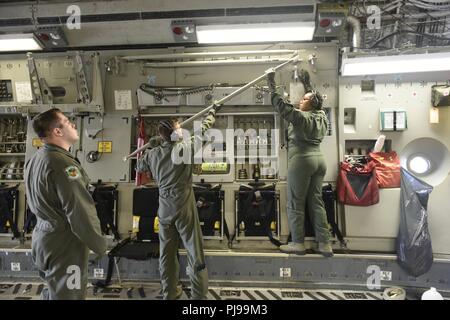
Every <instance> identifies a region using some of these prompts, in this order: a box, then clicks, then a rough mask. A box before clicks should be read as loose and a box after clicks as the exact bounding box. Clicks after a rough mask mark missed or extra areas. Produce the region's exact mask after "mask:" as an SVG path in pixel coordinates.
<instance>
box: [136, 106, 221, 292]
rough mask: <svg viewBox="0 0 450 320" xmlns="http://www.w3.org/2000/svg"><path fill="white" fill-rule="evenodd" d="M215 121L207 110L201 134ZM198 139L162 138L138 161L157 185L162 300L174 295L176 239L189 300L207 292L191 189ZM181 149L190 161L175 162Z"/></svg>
mask: <svg viewBox="0 0 450 320" xmlns="http://www.w3.org/2000/svg"><path fill="white" fill-rule="evenodd" d="M214 122H215V118H214V112H212V113H209V114H208V116H207V117H206V118H205V119H204V120H203V121H202V127H201V131H202V134H204V133H205V131H206V130H207V129H209V128H211V127H212V125H213V124H214ZM201 140H202V138H201V136H194V137H192V139H189V141H179V142H173V141H170V142H169V141H164V140H162V142H161V144H160V145H159V146H157V147H155V148H153V149H151V150H147V151H146V152H145V154H144V155H143V157H142V158H140V159H139V161H138V163H137V171H138V172H142V171H150V172H151V173H152V176H153V177H154V179H155V181H156V183H157V184H158V188H159V209H158V219H159V241H160V258H159V263H160V273H161V283H162V291H163V297H164V299H170V300H172V299H175V298H176V296H177V284H178V281H179V271H180V266H179V263H178V258H177V251H178V245H179V238H181V241H182V242H183V245H184V248H185V249H186V251H187V258H188V275H189V278H190V281H191V288H192V289H191V290H192V291H191V292H192V299H196V300H200V299H206V295H207V294H208V271H207V269H206V265H205V257H204V253H203V237H202V230H201V227H200V221H199V218H198V212H197V206H196V202H195V197H194V190H193V188H192V169H193V167H192V164H193V162H192V161H193V155H194V150H193V146H194V144H195V143H200V144H201V143H202V141H201ZM154 141H155V140H154ZM183 152H191V157H190V159H189V160H190V161H191V162H190V163H185V162H182V163H178V161H175V162H174V159H173V155H174V154H179V155H181V154H182V153H183ZM188 162H189V161H188Z"/></svg>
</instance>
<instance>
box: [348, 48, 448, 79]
mask: <svg viewBox="0 0 450 320" xmlns="http://www.w3.org/2000/svg"><path fill="white" fill-rule="evenodd" d="M445 70H450V52H439V53H427V54H408V55H398V56H380V57H358V58H344V59H343V60H342V68H341V74H342V76H361V75H372V74H397V73H412V72H432V71H445Z"/></svg>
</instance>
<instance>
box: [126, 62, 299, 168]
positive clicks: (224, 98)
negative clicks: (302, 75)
mask: <svg viewBox="0 0 450 320" xmlns="http://www.w3.org/2000/svg"><path fill="white" fill-rule="evenodd" d="M298 59H299V57H298V55H295V56H294V57H292V58H290V59H289V60H288V61H285V62H283V63H282V64H280V65H278V66H276V67H274V68H272V69H273V71H277V70H278V69H281V68H283V67H284V66H286V65H287V64H288V63H291V62H294V61H298ZM265 77H267V74H266V73H264V74H262V75H260V76H259V77H258V78H256V79H255V80H252V81H250V82H249V83H247V84H246V85H244V86H243V87H241V88H239V89H237V90H235V91H233V92H232V93H230V94H229V95H227V96H226V97H223V98H222V99H220V100H218V101H214V103H213V104H211V105H210V106H208V107H206V108H205V109H203V110H202V111H200V112H198V113H196V114H194V115H193V116H192V117H190V118H189V119H187V120H185V121H183V122H181V123H180V127H183V125H186V124H188V123H190V122H192V121H194V120H195V119H197V118H199V117H201V116H202V115H204V114H205V113H207V112H209V110H211V109H212V108H214V106H220V105H221V104H224V103H225V102H227V101H228V100H230V99H232V98H234V97H235V96H237V95H239V94H241V93H242V92H244V91H245V90H247V89H248V88H250V87H251V86H252V85H254V84H255V83H258V82H260V81H261V80H262V79H264V78H265ZM149 145H150V144H149V143H146V144H144V145H143V146H142V147H140V148H139V149H136V150H135V151H134V152H132V153H130V154H129V155H127V156H126V157H124V158H123V161H127V160H129V159H130V158H131V157H134V156H135V155H137V154H138V153H139V152H141V151H143V150H145V149H147V148H148V147H149Z"/></svg>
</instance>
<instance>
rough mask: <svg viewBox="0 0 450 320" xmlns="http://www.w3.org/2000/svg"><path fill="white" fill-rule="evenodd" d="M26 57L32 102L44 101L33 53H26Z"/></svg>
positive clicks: (39, 102)
mask: <svg viewBox="0 0 450 320" xmlns="http://www.w3.org/2000/svg"><path fill="white" fill-rule="evenodd" d="M27 58H28V72H29V74H30V83H31V93H32V96H33V102H34V103H38V104H41V103H44V101H43V100H44V99H43V97H42V95H43V94H42V89H41V83H40V81H39V75H38V72H37V69H36V63H35V62H34V58H33V54H32V53H31V52H28V53H27Z"/></svg>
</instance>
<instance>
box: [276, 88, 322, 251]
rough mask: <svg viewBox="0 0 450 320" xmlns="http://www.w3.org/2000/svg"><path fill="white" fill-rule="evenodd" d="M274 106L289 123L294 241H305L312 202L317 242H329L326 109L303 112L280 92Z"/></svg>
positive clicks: (290, 214) (289, 189) (289, 213)
mask: <svg viewBox="0 0 450 320" xmlns="http://www.w3.org/2000/svg"><path fill="white" fill-rule="evenodd" d="M272 105H273V106H274V107H275V109H276V110H277V112H278V113H279V114H280V116H281V118H283V119H285V120H286V121H288V122H289V127H288V187H287V216H288V221H289V229H290V232H291V236H292V242H295V243H303V242H304V239H305V227H304V226H305V205H306V202H308V208H309V213H310V214H309V216H310V219H311V225H312V226H313V227H314V230H315V235H316V240H317V241H318V242H320V243H328V241H329V239H330V231H329V229H328V222H327V216H326V211H325V207H324V203H323V200H322V183H323V178H324V176H325V173H326V170H327V167H326V163H325V159H324V157H323V154H322V152H321V150H320V143H321V142H322V140H323V138H324V136H325V134H326V132H327V129H328V119H327V116H326V114H325V112H324V111H323V110H313V111H300V110H299V109H297V108H295V107H294V106H293V105H292V104H289V103H287V102H285V101H284V100H283V99H282V98H281V96H280V95H279V94H276V93H274V94H272Z"/></svg>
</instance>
